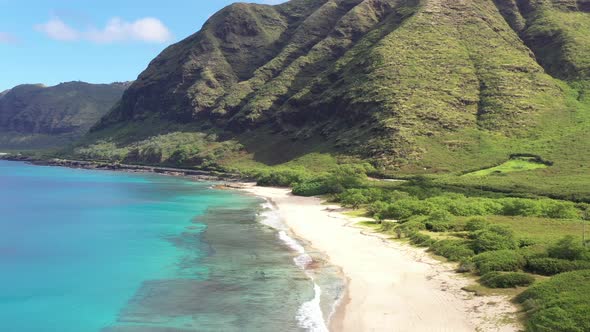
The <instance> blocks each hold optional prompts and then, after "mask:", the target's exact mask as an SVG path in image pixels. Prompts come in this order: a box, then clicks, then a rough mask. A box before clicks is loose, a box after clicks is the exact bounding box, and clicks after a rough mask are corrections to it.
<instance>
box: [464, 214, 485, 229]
mask: <svg viewBox="0 0 590 332" xmlns="http://www.w3.org/2000/svg"><path fill="white" fill-rule="evenodd" d="M489 226H490V222H489V221H487V220H486V219H484V218H481V217H476V218H471V219H469V221H467V224H466V225H465V230H466V231H470V232H476V231H479V230H482V229H485V228H488V227H489Z"/></svg>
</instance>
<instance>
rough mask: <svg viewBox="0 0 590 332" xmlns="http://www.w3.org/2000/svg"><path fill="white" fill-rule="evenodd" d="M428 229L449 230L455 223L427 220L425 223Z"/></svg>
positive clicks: (436, 230) (435, 230)
mask: <svg viewBox="0 0 590 332" xmlns="http://www.w3.org/2000/svg"><path fill="white" fill-rule="evenodd" d="M424 225H425V226H426V229H427V230H429V231H432V232H447V231H449V230H452V229H454V228H455V225H454V224H452V223H450V222H445V221H436V222H432V221H427V222H426V223H425V224H424Z"/></svg>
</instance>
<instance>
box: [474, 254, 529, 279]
mask: <svg viewBox="0 0 590 332" xmlns="http://www.w3.org/2000/svg"><path fill="white" fill-rule="evenodd" d="M473 263H475V266H476V267H477V269H478V270H479V273H480V274H482V275H484V274H487V273H489V272H494V271H505V272H509V271H518V270H520V269H522V268H523V267H524V266H525V264H526V260H525V259H524V257H522V256H521V255H520V254H519V253H517V252H516V251H514V250H497V251H488V252H484V253H481V254H479V255H477V256H475V257H473Z"/></svg>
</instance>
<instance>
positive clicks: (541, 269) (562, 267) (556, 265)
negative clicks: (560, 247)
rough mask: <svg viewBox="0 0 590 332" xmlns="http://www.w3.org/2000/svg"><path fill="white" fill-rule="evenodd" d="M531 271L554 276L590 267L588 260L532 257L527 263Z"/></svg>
mask: <svg viewBox="0 0 590 332" xmlns="http://www.w3.org/2000/svg"><path fill="white" fill-rule="evenodd" d="M526 269H527V271H529V272H532V273H537V274H542V275H546V276H552V275H556V274H559V273H564V272H570V271H577V270H585V269H590V262H588V261H570V260H566V259H559V258H551V257H544V258H531V259H529V260H528V262H527V264H526Z"/></svg>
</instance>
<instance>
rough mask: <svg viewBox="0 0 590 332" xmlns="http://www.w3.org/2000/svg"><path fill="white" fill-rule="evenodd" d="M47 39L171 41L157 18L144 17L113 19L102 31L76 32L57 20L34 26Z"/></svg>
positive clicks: (170, 35)
mask: <svg viewBox="0 0 590 332" xmlns="http://www.w3.org/2000/svg"><path fill="white" fill-rule="evenodd" d="M35 29H37V30H38V31H40V32H43V33H44V34H46V35H47V36H48V37H49V38H52V39H55V40H60V41H77V40H88V41H92V42H95V43H113V42H124V41H141V42H148V43H164V42H167V41H169V40H171V39H172V33H171V32H170V30H169V29H168V28H167V27H166V26H165V25H164V23H162V22H161V21H160V20H158V19H157V18H153V17H146V18H141V19H138V20H135V21H133V22H127V21H124V20H123V19H121V18H118V17H114V18H112V19H110V20H109V21H108V22H107V24H106V26H105V27H104V28H102V29H98V28H96V27H90V28H88V29H86V30H83V31H81V30H76V29H74V28H72V27H70V26H69V25H67V24H66V23H64V22H63V21H62V20H61V19H59V18H53V19H51V20H49V22H47V23H44V24H38V25H36V26H35Z"/></svg>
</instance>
